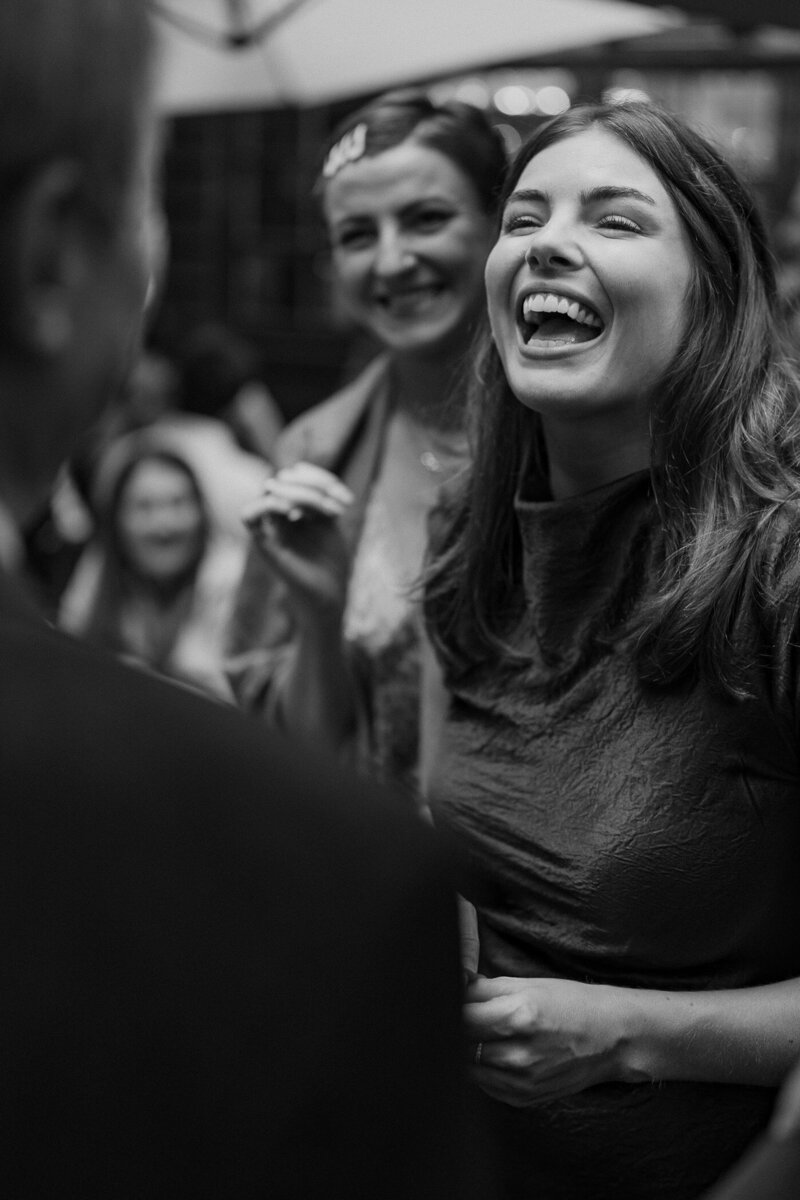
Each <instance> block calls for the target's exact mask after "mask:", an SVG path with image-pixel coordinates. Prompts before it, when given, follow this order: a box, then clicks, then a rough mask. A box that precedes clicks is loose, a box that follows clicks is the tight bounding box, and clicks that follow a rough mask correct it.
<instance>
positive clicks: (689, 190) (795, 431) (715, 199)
mask: <svg viewBox="0 0 800 1200" xmlns="http://www.w3.org/2000/svg"><path fill="white" fill-rule="evenodd" d="M593 126H597V127H599V128H601V129H603V130H606V131H607V132H609V133H611V134H613V135H614V136H615V137H617V138H619V139H620V140H621V141H623V142H624V143H626V144H627V145H628V146H629V147H630V148H631V149H633V150H634V151H635V152H636V153H637V154H638V155H639V156H640V158H642V159H643V160H644V161H645V162H646V163H648V164H649V166H650V167H651V168H652V169H653V170H654V172H655V173H656V174H657V175H658V177H659V179H660V180H661V182H662V183H663V185H664V187H665V188H666V190H667V191H668V193H669V195H670V196H671V198H672V200H673V202H674V204H675V207H676V209H677V212H678V214H679V217H680V220H681V221H682V223H683V225H684V227H685V229H686V231H687V233H688V235H689V240H690V244H691V246H692V249H693V258H694V265H693V272H692V278H691V282H690V287H689V294H688V298H687V304H686V322H685V332H684V334H683V337H682V340H681V344H680V346H679V348H678V351H677V353H676V356H675V358H674V361H673V362H672V364H671V366H670V368H669V370H668V371H667V373H666V376H665V378H664V380H663V382H662V386H661V388H660V390H659V394H658V396H657V398H656V400H655V401H654V404H653V406H652V411H651V416H650V420H651V462H652V469H651V474H652V486H653V492H654V495H655V499H656V504H657V507H658V513H659V516H660V526H661V531H660V539H661V545H660V556H659V560H658V562H659V566H658V569H657V572H656V575H655V577H654V578H653V579H652V580H651V581H650V586H649V590H648V592H647V595H646V597H645V599H644V602H643V603H642V604H641V605H640V606H638V609H637V612H636V614H635V615H634V616H633V617H632V618H631V620H630V621H629V623H628V625H627V626H626V628H625V630H624V631H623V634H622V636H624V637H626V638H627V639H630V641H631V643H632V645H633V646H634V648H635V653H636V656H637V660H638V664H639V669H640V674H641V675H642V676H643V677H644V678H646V679H649V680H650V681H651V682H654V683H664V684H666V683H670V682H673V681H675V680H677V679H679V678H684V677H686V676H687V675H689V676H693V677H697V676H702V677H703V678H704V679H705V680H706V681H707V682H708V683H709V684H710V685H711V686H712V687H714V688H715V689H716V690H718V691H721V692H722V693H724V694H727V695H729V696H733V697H737V696H744V695H747V694H748V684H747V674H748V669H747V667H748V664H747V662H746V653H745V654H744V656H743V653H742V648H741V646H739V645H737V639H736V636H735V634H736V629H737V626H738V623H739V619H740V617H741V616H742V614H743V613H745V612H750V613H752V612H758V611H763V606H764V605H765V604H773V605H780V604H781V603H783V602H788V600H789V599H790V598H791V596H792V594H794V595H795V596H798V595H800V592H798V590H797V589H798V586H800V554H798V553H795V554H794V556H784V558H785V561H783V560H781V561H779V562H776V547H778V546H779V545H781V544H786V537H785V534H786V529H787V524H788V525H790V526H794V527H798V526H800V518H799V517H798V509H799V508H800V506H798V504H797V503H796V502H797V501H798V499H799V498H800V382H799V381H798V374H797V371H796V368H795V366H794V365H793V363H792V361H791V359H790V356H789V353H788V351H787V349H786V342H785V340H784V338H783V336H782V334H781V327H782V318H781V315H780V312H779V304H778V297H777V288H776V283H775V272H774V264H773V260H772V256H771V252H770V249H769V246H768V243H767V238H766V235H765V231H764V227H763V224H762V221H761V218H760V216H759V214H758V211H757V208H756V205H755V202H754V199H753V197H752V195H751V194H750V192H749V190H748V188H747V187H746V186H745V185H744V184H743V182H742V181H741V180H740V179H739V177H738V176H737V174H736V173H735V171H734V170H733V169H732V168H731V167H730V166H729V164H728V163H727V162H726V161H725V160H724V158H723V157H722V156H721V155H720V154H719V153H718V151H717V150H716V149H715V148H714V147H713V146H712V145H711V144H710V143H709V142H708V141H707V140H706V139H704V138H703V137H701V136H700V135H698V134H697V133H695V132H693V131H692V130H691V129H689V128H688V127H687V126H685V125H684V124H683V123H682V122H681V121H680V120H679V119H678V118H676V117H675V116H673V115H672V114H671V113H669V112H667V111H665V110H663V109H660V108H658V107H656V106H654V105H650V104H644V103H631V104H622V105H604V104H591V105H581V106H578V107H576V108H573V109H571V110H569V111H568V112H567V113H565V114H563V115H561V116H559V117H556V118H554V119H553V120H552V121H550V122H548V123H547V124H546V125H543V126H542V127H540V128H539V129H538V130H536V131H535V132H534V134H533V135H532V136H531V137H530V139H529V140H528V141H527V142H526V143H525V145H524V146H523V147H522V148H521V149H520V151H519V152H518V154H517V157H516V159H515V160H514V162H513V163H512V164H511V167H510V171H509V176H508V178H507V181H506V185H505V187H504V191H503V194H502V196H501V199H500V206H501V209H502V207H503V205H504V203H505V201H506V199H507V197H508V196H509V195H510V194H511V193H512V192H513V190H514V188H515V186H516V184H517V181H518V179H519V177H520V175H521V174H522V172H523V170H524V169H525V167H526V165H527V164H528V163H529V162H530V160H531V159H532V158H534V157H535V155H537V154H538V153H539V152H540V151H542V150H544V149H545V148H546V147H548V146H551V145H554V144H555V143H556V142H560V141H563V140H564V139H566V138H570V137H573V136H575V135H576V134H578V133H581V132H583V131H584V130H587V129H590V128H592V127H593ZM470 386H471V398H470V403H469V410H470V420H471V430H472V437H473V449H474V465H473V468H472V470H471V472H470V473H469V475H468V476H467V477H466V479H465V480H464V483H463V485H462V487H461V489H460V491H459V492H458V493H457V494H455V495H454V496H453V497H452V498H451V503H450V505H449V507H448V509H447V510H446V511H445V513H444V514H443V521H442V523H440V528H439V531H438V536H437V537H436V538H435V541H434V545H436V546H437V547H438V552H437V553H435V554H434V555H433V557H432V562H431V565H430V568H429V572H428V577H427V581H426V615H427V618H428V623H429V627H430V629H431V633H432V636H433V638H434V641H435V643H436V644H437V646H438V648H439V650H440V652H441V653H442V655H443V657H444V659H445V661H446V662H447V663H449V665H450V666H451V667H459V668H464V667H468V666H471V665H475V664H477V663H480V662H485V661H487V660H494V661H497V659H498V656H500V657H501V658H503V657H505V658H508V657H509V656H510V655H512V654H513V651H512V650H511V648H510V646H509V644H508V633H509V631H510V629H511V628H512V627H513V623H514V621H515V620H516V619H517V618H518V617H519V616H520V615H521V604H522V589H521V586H520V582H521V545H520V540H519V533H518V529H517V525H516V518H515V513H514V503H513V502H514V496H515V493H516V491H517V488H518V486H519V483H520V480H521V478H522V476H523V473H525V472H527V473H528V474H529V473H530V471H531V470H533V471H534V472H537V471H538V472H540V473H541V474H542V476H543V478H544V480H545V481H546V461H545V451H544V444H543V439H542V432H541V425H540V421H539V418H538V416H537V414H536V413H534V412H532V411H531V410H530V409H529V408H527V407H526V406H525V405H523V404H521V403H520V401H518V400H517V399H516V397H515V396H514V395H513V393H512V392H511V390H510V388H509V385H508V382H507V380H506V377H505V374H504V372H503V368H502V365H501V362H500V359H499V356H498V354H497V351H496V349H495V347H494V345H493V343H492V341H491V337H490V335H489V332H488V325H487V327H486V329H485V330H484V333H483V336H482V341H481V345H480V347H479V349H478V351H477V358H476V365H475V369H474V371H473V378H472V381H471V385H470ZM531 463H533V464H534V465H533V467H531ZM487 547H491V551H490V553H491V563H490V564H489V563H487V553H489V551H487Z"/></svg>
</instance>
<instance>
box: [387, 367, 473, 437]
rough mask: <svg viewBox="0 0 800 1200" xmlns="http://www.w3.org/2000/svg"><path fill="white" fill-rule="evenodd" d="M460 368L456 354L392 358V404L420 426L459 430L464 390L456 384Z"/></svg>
mask: <svg viewBox="0 0 800 1200" xmlns="http://www.w3.org/2000/svg"><path fill="white" fill-rule="evenodd" d="M460 369H461V360H460V357H458V358H456V357H448V358H445V359H441V358H437V359H419V358H394V359H392V362H391V366H390V378H391V387H392V394H393V398H394V403H395V406H396V407H397V408H398V409H400V410H402V411H403V412H405V413H406V414H407V415H408V416H410V417H411V418H412V419H413V420H415V421H418V422H419V423H420V424H422V425H428V426H430V427H431V428H434V429H442V430H455V429H460V428H461V427H462V426H463V424H464V395H463V392H464V389H463V388H461V387H459V386H458V375H459V371H460Z"/></svg>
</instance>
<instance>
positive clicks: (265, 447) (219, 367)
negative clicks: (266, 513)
mask: <svg viewBox="0 0 800 1200" xmlns="http://www.w3.org/2000/svg"><path fill="white" fill-rule="evenodd" d="M177 358H178V369H179V372H180V407H181V408H182V409H183V410H184V411H185V412H193V413H198V414H204V415H206V416H209V417H216V418H218V419H219V420H220V421H223V422H224V423H225V424H226V425H227V426H228V427H229V428H230V430H231V432H232V434H233V436H234V437H235V438H236V441H237V443H238V444H239V446H241V448H242V449H243V450H247V451H248V452H249V453H250V454H255V455H258V456H259V457H261V458H263V459H264V460H265V461H266V462H268V463H271V462H272V461H273V459H274V456H275V443H276V441H277V439H278V435H279V434H280V432H281V430H282V429H283V426H284V419H283V414H282V412H281V410H280V407H279V405H278V403H277V401H276V400H275V398H274V396H273V395H272V393H271V392H270V390H269V388H268V387H267V385H266V384H265V383H264V381H263V379H261V377H260V375H259V371H258V356H257V354H256V352H255V350H254V348H253V347H252V346H251V345H250V343H249V342H248V341H247V340H246V339H245V338H242V337H240V336H239V335H238V334H236V333H234V332H233V331H232V330H230V329H228V328H227V327H226V326H225V325H220V324H218V323H217V322H214V321H208V322H204V323H203V324H201V325H198V326H197V328H196V329H193V330H192V332H191V333H190V334H189V335H188V337H187V338H186V339H185V340H184V342H183V344H182V345H181V348H180V351H179V353H178V356H177Z"/></svg>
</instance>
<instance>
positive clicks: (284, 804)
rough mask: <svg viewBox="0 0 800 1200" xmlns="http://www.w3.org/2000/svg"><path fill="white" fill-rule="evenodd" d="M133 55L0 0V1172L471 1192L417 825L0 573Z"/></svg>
mask: <svg viewBox="0 0 800 1200" xmlns="http://www.w3.org/2000/svg"><path fill="white" fill-rule="evenodd" d="M153 61H154V60H153V39H152V30H151V29H150V25H149V21H148V6H147V5H146V3H145V0H3V3H2V4H0V255H2V263H3V270H2V272H0V287H2V292H3V303H2V304H1V305H0V514H1V515H2V519H1V520H0V526H1V527H2V529H3V537H2V540H1V541H0V550H1V552H2V554H3V561H2V567H1V568H0V662H2V671H0V796H2V802H0V817H2V820H3V823H4V825H3V836H2V838H0V854H2V869H1V870H0V910H2V913H3V921H2V935H1V936H2V949H3V961H4V963H5V965H6V970H5V971H4V973H3V983H2V986H1V987H0V1041H1V1043H2V1045H1V1046H0V1057H2V1062H3V1070H2V1080H1V1081H0V1128H1V1129H2V1143H3V1190H4V1191H5V1192H6V1194H7V1195H9V1196H14V1197H19V1198H22V1197H42V1196H61V1195H64V1196H67V1195H69V1196H80V1197H83V1198H84V1200H108V1198H109V1197H112V1196H113V1197H114V1198H115V1200H134V1197H136V1198H141V1197H143V1196H148V1197H177V1196H196V1197H202V1196H209V1197H210V1196H214V1197H223V1196H226V1197H232V1196H236V1197H241V1198H242V1200H244V1198H245V1197H253V1198H255V1197H267V1196H269V1197H271V1198H274V1200H322V1198H323V1197H324V1198H325V1200H329V1198H330V1197H341V1198H342V1200H344V1198H345V1197H346V1198H347V1200H351V1198H352V1197H355V1196H364V1197H367V1196H375V1197H378V1196H380V1197H383V1198H397V1200H400V1198H402V1200H420V1198H423V1197H424V1198H425V1200H441V1197H443V1196H458V1197H459V1198H461V1197H464V1196H470V1197H471V1196H473V1195H481V1196H484V1195H485V1194H486V1190H485V1188H478V1187H477V1186H476V1187H475V1189H474V1190H473V1184H472V1181H471V1180H470V1179H469V1178H465V1177H464V1175H463V1173H461V1172H460V1170H459V1167H458V1157H459V1155H460V1133H461V1119H460V1103H459V1097H460V1070H459V1067H458V1055H459V1052H460V1050H461V1042H460V1036H459V1026H458V1013H457V1005H458V990H459V986H458V973H457V964H456V955H455V945H454V939H455V916H454V912H453V904H452V898H451V895H450V893H449V890H448V888H447V886H446V884H445V883H444V882H443V880H442V878H441V874H440V869H439V866H438V864H437V862H436V861H435V859H434V857H433V855H432V852H431V846H430V841H429V837H428V831H427V830H426V829H425V828H424V827H423V826H421V824H420V822H418V821H416V820H413V819H411V818H410V817H408V816H407V815H405V814H402V813H400V812H398V810H397V807H396V806H395V805H394V804H393V803H392V802H391V800H390V799H389V798H388V797H386V796H384V795H382V794H380V793H378V792H377V791H376V790H375V789H374V788H372V787H367V786H366V785H365V784H363V783H360V782H359V781H358V780H356V779H353V778H351V777H350V776H347V775H343V774H340V773H339V772H338V771H337V770H336V769H335V767H334V765H333V764H332V763H331V762H330V760H329V759H324V758H322V757H321V756H319V755H317V754H315V753H314V751H313V749H311V748H309V747H307V746H304V747H302V748H299V747H297V746H294V745H289V744H287V743H286V742H285V741H284V740H283V739H281V738H279V737H277V736H273V735H270V734H268V733H265V731H264V729H263V727H261V725H260V724H257V723H255V722H253V721H249V720H247V719H245V718H244V717H243V716H242V714H241V713H239V712H236V711H234V710H233V709H231V708H229V707H228V706H225V705H219V704H214V703H209V702H208V701H207V700H206V699H204V698H201V697H199V696H195V695H192V694H190V693H188V692H187V691H185V690H184V689H180V688H177V687H174V686H171V685H168V684H165V683H164V682H162V681H161V680H158V679H155V678H152V677H151V676H149V675H147V674H145V673H144V672H141V671H136V670H132V669H130V668H128V667H126V666H124V665H122V664H120V663H118V662H116V661H115V660H114V658H113V657H112V656H110V655H108V654H106V653H102V652H99V651H96V650H94V649H93V648H91V647H88V646H86V645H83V644H79V643H78V642H77V641H76V640H75V639H74V638H71V637H68V636H66V635H65V634H63V633H61V632H59V631H57V630H53V629H51V628H50V627H49V626H48V625H47V624H46V622H45V621H44V620H43V619H42V618H41V616H40V614H39V612H38V611H37V610H36V609H35V607H34V606H33V605H32V604H31V603H30V601H29V598H28V596H27V595H26V592H25V589H24V587H23V586H22V584H21V582H20V580H19V578H18V577H17V569H16V568H17V566H18V562H19V554H18V553H17V551H16V550H15V542H18V541H19V538H20V530H22V529H24V528H25V527H26V525H27V524H28V523H29V522H30V520H31V518H32V516H33V515H34V514H35V513H37V512H38V511H40V507H41V505H42V504H43V503H44V500H45V498H46V496H47V495H48V493H49V491H50V489H51V488H52V485H53V479H54V477H55V475H56V473H57V471H58V470H59V468H60V466H61V464H63V463H64V462H65V461H67V460H68V459H69V457H70V455H71V454H72V452H73V450H74V447H75V443H76V440H77V439H78V438H79V437H80V435H81V433H82V432H83V431H84V430H85V429H86V428H87V427H88V426H89V425H90V424H91V422H92V421H94V420H96V419H97V418H98V416H99V415H100V414H101V413H102V411H103V410H104V408H105V407H106V405H107V404H108V403H109V401H110V399H111V398H113V397H114V395H115V394H117V391H118V388H119V387H120V386H121V383H122V380H123V378H124V376H125V374H126V372H127V371H128V370H129V369H130V365H131V362H132V361H133V359H134V358H135V355H136V353H137V352H138V346H139V343H140V340H141V330H142V320H143V312H144V306H145V301H146V298H147V294H148V291H149V290H150V289H151V287H152V277H153V260H152V256H151V253H150V247H151V245H152V238H151V234H150V226H151V223H152V221H153V219H154V215H155V214H157V212H158V198H157V188H156V184H155V179H154V172H155V164H156V141H157V123H156V121H155V117H154V111H153V89H152V82H153V80H152V67H153Z"/></svg>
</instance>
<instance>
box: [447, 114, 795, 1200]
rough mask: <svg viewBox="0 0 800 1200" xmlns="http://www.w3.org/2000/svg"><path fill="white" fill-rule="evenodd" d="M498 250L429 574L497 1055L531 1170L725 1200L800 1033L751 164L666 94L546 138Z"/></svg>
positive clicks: (481, 987)
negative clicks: (744, 166)
mask: <svg viewBox="0 0 800 1200" xmlns="http://www.w3.org/2000/svg"><path fill="white" fill-rule="evenodd" d="M486 280H487V289H488V300H489V319H490V324H491V335H492V336H491V338H489V337H488V336H487V338H486V340H485V345H484V348H483V353H482V357H481V362H480V370H479V372H477V381H476V383H475V386H474V395H473V402H474V407H473V410H472V416H473V418H474V422H475V443H474V466H473V468H472V469H471V471H470V472H469V473H467V474H466V476H465V477H464V479H463V482H462V483H461V485H460V486H459V487H457V488H454V489H453V495H452V497H451V498H450V501H449V503H448V506H447V510H446V511H445V512H444V513H443V514H442V519H441V521H439V522H438V524H437V532H436V535H435V539H434V541H435V546H436V555H435V557H434V560H433V562H432V565H431V568H430V572H429V579H428V582H427V585H426V599H425V608H426V616H427V618H428V625H429V630H430V633H431V637H432V640H433V643H434V646H435V648H436V651H437V653H438V658H439V663H440V665H441V668H442V669H443V675H444V684H445V685H446V686H445V687H444V688H443V689H442V691H441V695H440V703H441V706H442V710H443V711H442V720H443V725H442V729H441V744H440V747H439V753H438V756H437V758H436V761H435V763H434V766H433V770H432V772H431V776H432V786H431V805H432V810H433V814H434V818H435V821H436V824H437V827H438V828H439V829H440V830H441V831H442V833H443V835H446V836H447V838H448V843H449V844H454V845H455V846H456V847H457V848H458V849H459V850H460V853H461V854H462V855H463V862H464V866H465V873H464V880H463V883H462V889H463V891H464V892H465V894H466V895H467V896H468V898H471V899H473V900H474V903H475V906H476V909H477V924H478V935H479V959H478V962H477V964H473V965H476V966H477V972H475V973H473V974H472V975H471V982H470V984H469V986H468V990H467V1004H466V1010H465V1011H466V1020H467V1025H468V1028H469V1031H470V1036H471V1038H472V1046H473V1056H474V1076H475V1081H476V1083H477V1085H478V1086H479V1088H480V1089H481V1094H482V1100H481V1103H482V1106H483V1109H484V1114H485V1116H486V1117H487V1119H488V1121H489V1122H490V1124H491V1126H492V1127H493V1128H494V1130H495V1131H496V1132H497V1134H498V1137H499V1141H500V1145H501V1148H502V1150H501V1156H500V1162H501V1169H502V1173H503V1177H504V1178H503V1189H502V1192H501V1194H502V1196H503V1197H505V1198H507V1200H512V1198H513V1200H523V1198H528V1197H530V1198H531V1200H588V1197H591V1198H592V1200H644V1198H645V1197H646V1198H647V1200H693V1198H696V1197H697V1196H698V1195H700V1193H701V1192H702V1191H703V1189H704V1188H705V1187H707V1186H708V1185H709V1184H710V1183H711V1182H712V1181H714V1180H715V1179H717V1178H718V1177H719V1175H720V1174H721V1172H722V1171H724V1170H725V1169H726V1168H727V1167H728V1166H729V1165H730V1164H731V1163H732V1162H734V1161H735V1160H736V1159H737V1157H738V1156H739V1155H740V1154H741V1152H742V1150H743V1149H744V1147H745V1146H747V1145H748V1143H749V1142H750V1141H751V1139H752V1138H753V1137H754V1135H755V1134H756V1132H757V1131H758V1130H760V1129H761V1128H763V1126H764V1125H765V1123H766V1121H767V1119H768V1116H769V1113H770V1110H771V1108H772V1105H773V1102H774V1097H775V1089H776V1087H777V1085H778V1084H779V1083H780V1081H781V1079H782V1078H783V1077H784V1075H785V1074H786V1072H787V1070H788V1069H789V1066H790V1064H791V1063H792V1062H793V1061H794V1059H795V1058H796V1055H797V1049H798V1037H799V1036H800V1034H799V1033H798V1031H799V1030H800V979H798V976H800V938H798V935H797V931H798V926H799V925H800V871H798V866H797V864H798V860H799V859H800V768H799V767H798V751H799V750H800V730H799V729H798V724H799V720H798V718H800V662H798V656H797V646H798V644H800V587H798V584H799V583H800V550H799V549H798V547H800V465H799V464H800V384H799V383H798V379H797V377H796V375H795V373H794V372H793V370H792V368H791V367H790V366H789V365H788V361H787V359H786V357H785V355H784V353H783V349H782V342H781V335H780V330H779V320H778V316H777V303H776V294H775V286H774V278H773V269H772V262H771V258H770V255H769V251H768V249H767V246H766V244H765V239H764V234H763V230H762V226H761V222H760V220H759V217H758V215H757V213H756V212H755V210H754V206H753V202H752V200H751V198H750V195H749V193H748V192H747V190H746V189H745V188H744V186H743V185H742V184H741V182H740V181H739V180H738V179H737V178H736V176H735V175H734V174H733V172H732V171H731V170H730V168H729V167H728V166H727V165H726V163H725V162H724V161H723V160H722V159H721V157H720V156H719V154H718V153H717V152H716V151H715V150H714V149H713V148H712V147H711V146H710V145H709V144H708V143H707V142H706V141H704V140H703V139H702V138H700V137H698V136H696V135H695V134H693V133H692V132H691V131H690V130H688V129H687V128H686V127H685V126H683V125H682V124H681V123H680V122H679V121H678V120H677V119H675V118H674V117H672V116H671V115H670V114H668V113H666V112H663V111H661V110H659V109H658V108H656V107H651V106H647V105H622V106H619V107H614V106H599V105H598V106H585V107H578V108H576V109H574V110H571V111H570V112H568V113H566V114H564V115H563V116H561V117H558V118H556V119H555V120H554V121H552V122H550V123H548V125H546V126H545V127H543V128H542V129H541V130H539V131H537V132H536V133H535V134H534V135H533V137H532V138H531V139H530V141H529V142H528V143H527V144H526V145H525V146H524V147H523V148H522V150H521V151H520V153H519V155H518V157H517V159H516V161H515V163H514V164H513V165H512V167H511V171H510V179H509V182H508V184H507V187H506V191H505V194H504V197H503V200H502V222H501V232H500V236H499V239H498V241H497V244H496V246H495V247H494V249H493V250H492V253H491V254H490V256H489V260H488V264H487V272H486ZM426 694H427V695H428V696H432V695H433V694H434V693H433V688H432V687H431V688H430V689H426ZM428 716H429V719H430V720H431V721H432V720H433V712H429V714H428Z"/></svg>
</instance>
